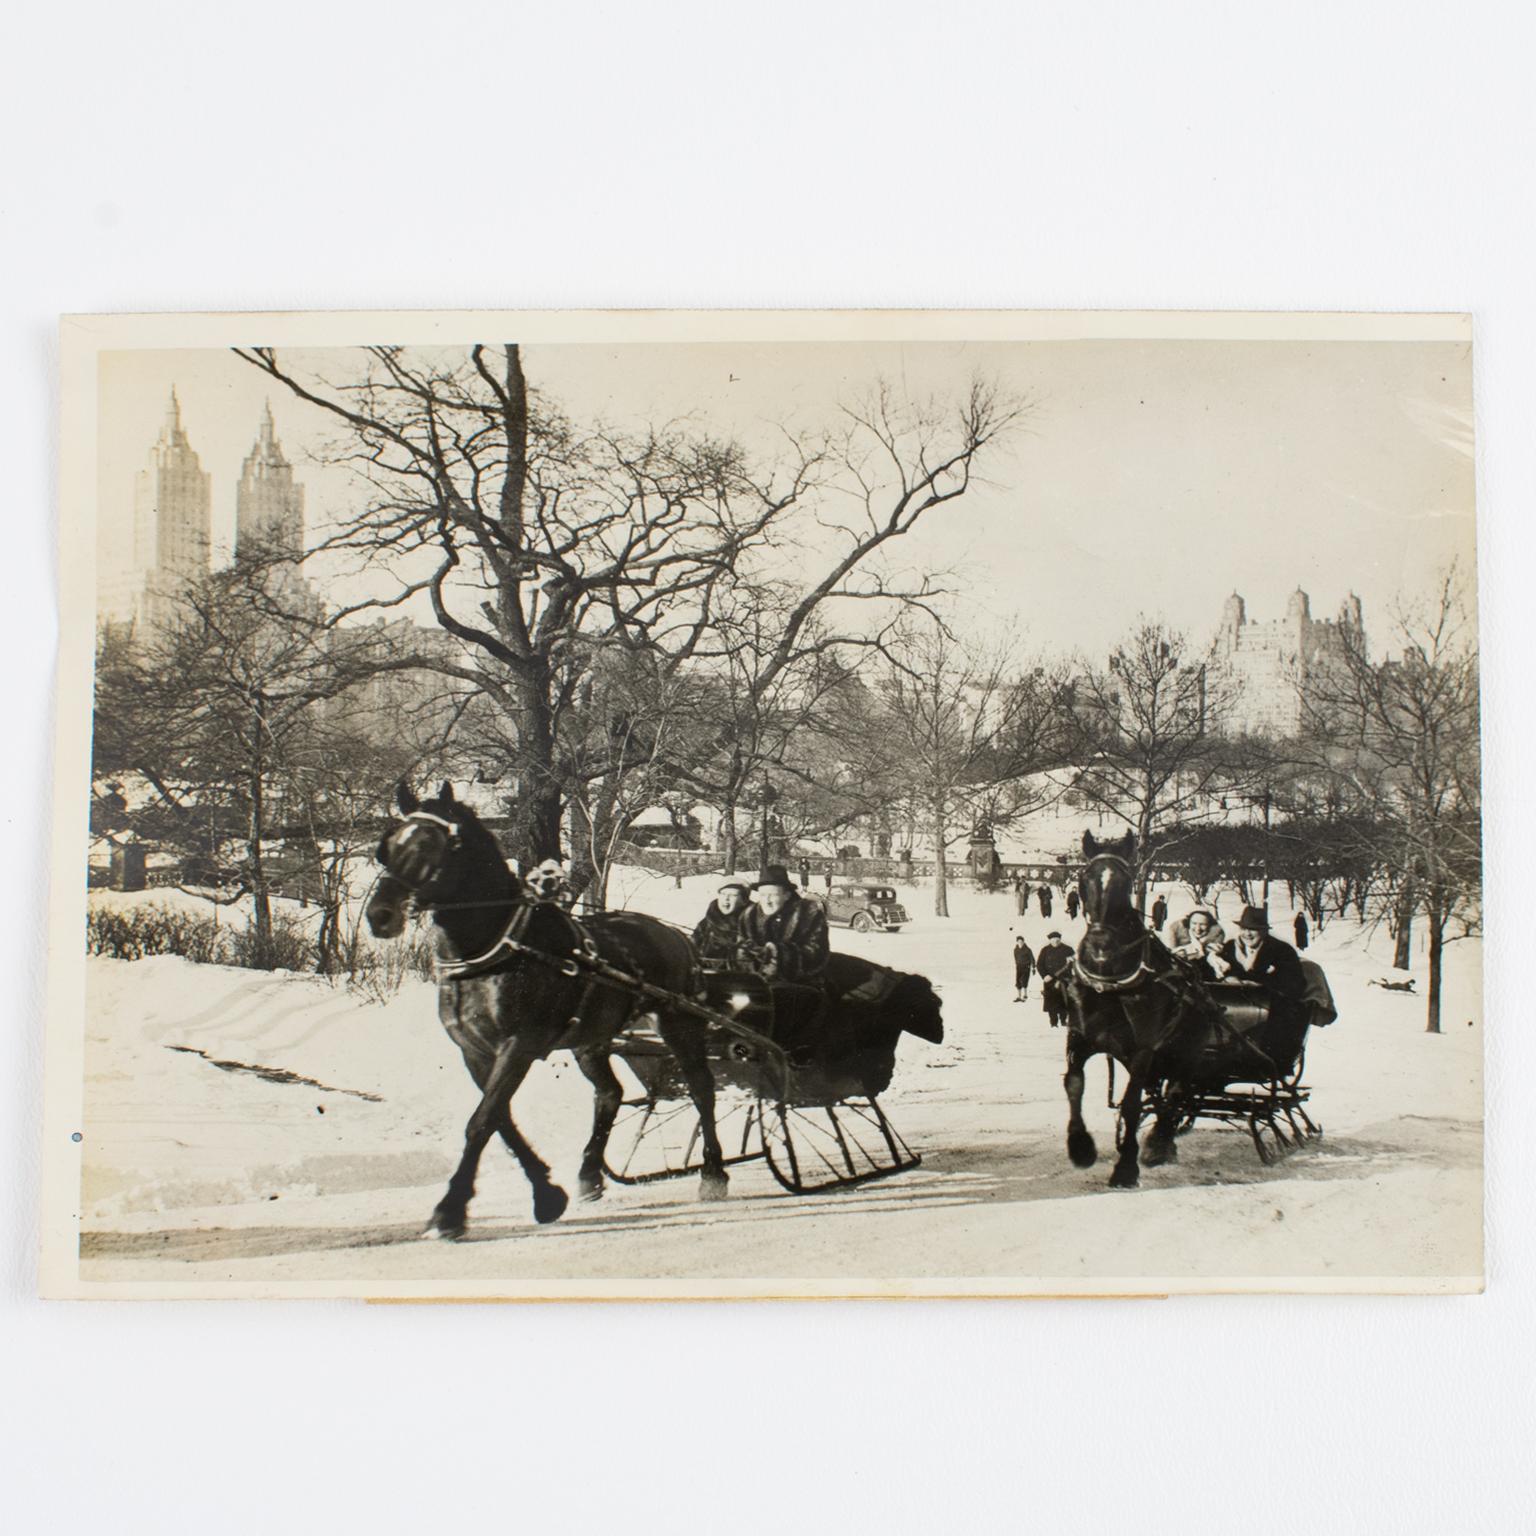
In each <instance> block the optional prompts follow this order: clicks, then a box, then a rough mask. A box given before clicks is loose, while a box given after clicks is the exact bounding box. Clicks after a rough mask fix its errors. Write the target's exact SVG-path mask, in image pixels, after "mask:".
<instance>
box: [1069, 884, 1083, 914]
mask: <svg viewBox="0 0 1536 1536" xmlns="http://www.w3.org/2000/svg"><path fill="white" fill-rule="evenodd" d="M1081 900H1082V898H1081V897H1080V896H1079V895H1078V894H1077V892H1076V891H1068V892H1067V916H1068V917H1070V918H1074V919H1075V918H1076V917H1077V908H1078V905H1079V903H1080V902H1081Z"/></svg>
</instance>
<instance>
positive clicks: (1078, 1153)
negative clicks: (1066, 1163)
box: [1067, 1131, 1099, 1168]
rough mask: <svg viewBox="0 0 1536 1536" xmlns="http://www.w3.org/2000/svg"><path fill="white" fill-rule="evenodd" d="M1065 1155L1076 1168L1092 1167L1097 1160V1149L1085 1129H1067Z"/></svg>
mask: <svg viewBox="0 0 1536 1536" xmlns="http://www.w3.org/2000/svg"><path fill="white" fill-rule="evenodd" d="M1067 1156H1068V1157H1070V1158H1071V1159H1072V1162H1073V1164H1074V1166H1076V1167H1078V1168H1092V1167H1093V1165H1094V1164H1095V1163H1096V1162H1098V1160H1099V1149H1098V1147H1096V1146H1095V1145H1094V1141H1093V1137H1092V1136H1090V1135H1089V1134H1088V1132H1087V1131H1068V1132H1067Z"/></svg>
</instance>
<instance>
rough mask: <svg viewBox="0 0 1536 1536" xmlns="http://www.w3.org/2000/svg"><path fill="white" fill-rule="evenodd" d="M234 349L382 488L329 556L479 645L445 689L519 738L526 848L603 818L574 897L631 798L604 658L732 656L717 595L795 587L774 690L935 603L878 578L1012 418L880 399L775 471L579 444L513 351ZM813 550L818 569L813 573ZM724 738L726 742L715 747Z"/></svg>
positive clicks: (627, 446) (686, 434)
mask: <svg viewBox="0 0 1536 1536" xmlns="http://www.w3.org/2000/svg"><path fill="white" fill-rule="evenodd" d="M237 352H238V355H239V356H241V357H242V358H244V359H245V360H246V361H247V362H249V363H251V364H252V365H253V366H254V367H257V368H259V369H261V370H262V371H263V372H265V373H266V374H268V375H269V376H271V377H272V378H274V379H276V380H277V381H279V382H280V383H282V384H283V385H284V386H285V387H287V388H288V389H290V390H292V392H293V393H294V394H295V395H297V396H298V397H299V398H301V399H303V400H306V401H308V402H310V403H311V404H312V405H314V406H317V407H318V408H320V409H321V410H322V411H324V412H326V413H327V414H328V415H329V417H330V418H331V420H332V421H333V422H334V423H335V424H336V426H337V428H338V439H337V443H336V446H335V450H334V457H335V458H336V459H338V460H339V461H342V462H345V463H348V464H350V465H352V466H353V467H354V468H355V469H356V470H357V471H358V472H359V473H360V474H361V476H362V477H363V479H364V481H365V483H366V485H367V487H368V496H367V500H366V503H365V505H363V506H362V507H360V508H359V509H358V510H356V511H355V512H354V513H353V514H351V515H350V516H348V517H347V519H346V520H345V522H344V524H343V525H342V526H341V527H340V529H339V530H338V531H337V532H335V533H334V534H333V535H331V537H330V538H328V539H327V540H326V541H325V545H324V547H325V548H326V549H327V550H329V551H332V552H351V553H353V554H355V555H357V556H359V557H361V559H362V560H363V561H364V562H366V563H367V565H368V566H369V567H370V568H371V569H372V570H373V571H374V572H375V574H378V573H382V572H389V573H390V581H389V587H388V590H387V591H386V592H385V593H384V594H383V595H382V596H379V597H375V598H372V599H369V600H368V602H369V603H370V604H372V605H374V606H386V607H398V606H400V605H401V604H404V603H407V602H409V601H410V600H412V599H413V598H416V597H417V596H418V595H419V596H422V597H424V599H425V600H426V601H429V602H430V604H431V608H432V611H433V614H434V616H435V619H436V622H437V623H438V624H439V625H440V626H441V627H442V628H443V629H445V630H446V631H447V632H448V633H450V634H452V635H454V636H455V637H456V638H457V639H458V640H459V641H460V642H462V644H463V645H464V647H465V648H466V659H465V660H464V662H463V663H462V665H459V664H442V665H441V670H443V671H445V672H447V673H449V674H450V675H452V676H455V677H457V678H460V679H462V680H463V681H465V682H467V683H469V684H470V685H471V686H472V687H473V688H475V689H477V690H479V691H481V692H482V693H484V694H485V695H486V696H487V698H488V699H489V701H490V703H491V705H492V707H493V709H494V711H495V712H496V713H498V714H499V715H500V716H501V717H502V718H503V719H504V720H505V721H506V722H507V726H506V737H505V746H506V749H507V751H508V754H509V757H508V762H509V766H510V768H511V771H512V773H513V775H514V776H515V778H516V781H517V787H518V794H517V804H516V806H515V814H514V839H515V841H516V843H517V845H518V851H519V852H520V853H522V854H524V855H527V856H533V857H539V858H542V857H549V856H554V855H557V854H559V852H560V851H561V842H562V831H563V827H564V825H565V823H566V820H567V818H568V816H569V815H570V813H571V812H572V809H573V807H574V805H575V804H576V803H577V802H578V801H581V802H582V803H584V804H585V805H586V806H587V807H588V812H586V813H584V814H591V815H595V816H596V817H597V818H598V822H594V823H593V825H592V828H591V833H592V835H591V836H590V837H588V836H583V837H581V838H579V839H578V840H577V841H578V846H577V849H576V865H577V871H576V878H577V883H578V884H579V883H582V877H583V875H584V874H585V875H590V873H591V870H590V868H588V869H585V870H583V869H582V866H583V864H585V863H586V861H587V860H589V858H590V857H591V853H592V850H593V849H594V848H595V847H597V846H601V845H604V844H606V843H607V841H608V839H609V835H610V832H611V829H610V828H608V827H606V826H603V825H599V824H598V823H599V822H601V819H602V817H603V816H605V815H606V814H608V811H607V810H605V806H608V807H617V806H618V805H619V803H620V802H621V800H623V799H624V798H625V796H624V794H623V793H622V791H620V790H619V789H617V788H615V787H614V786H611V785H610V786H609V789H608V791H606V792H605V793H598V792H597V790H596V789H595V787H594V786H595V785H596V784H597V783H598V781H600V780H602V779H603V778H604V777H605V776H612V775H615V774H618V775H622V774H624V773H625V772H626V771H628V770H629V768H630V767H632V766H633V764H634V761H635V760H634V758H633V757H632V755H631V752H632V743H630V744H629V745H621V743H622V742H623V741H624V740H625V737H624V733H623V732H622V731H621V732H619V733H618V734H615V731H614V722H613V721H612V720H608V721H596V720H594V719H593V717H592V705H593V703H594V700H595V699H597V698H598V696H599V693H598V691H597V690H595V688H594V673H595V671H596V669H597V667H598V660H599V658H600V657H603V656H605V655H608V654H610V653H614V652H618V653H626V654H631V655H634V654H640V653H645V654H647V655H649V656H651V657H653V658H654V659H655V663H656V665H657V666H658V667H659V668H660V669H661V671H662V672H673V673H677V672H680V671H681V670H683V669H686V668H688V667H689V666H691V665H693V664H694V663H696V662H697V663H703V662H707V661H708V660H710V659H711V658H715V659H718V658H719V657H720V656H721V655H722V654H723V651H722V647H721V636H720V634H719V632H718V631H717V629H716V622H715V621H716V617H717V613H718V612H719V611H720V608H721V603H722V599H723V598H724V596H725V595H726V594H728V593H730V592H731V591H732V590H733V589H734V588H735V587H736V586H737V584H738V583H740V582H742V581H743V580H749V579H750V580H755V579H757V578H758V576H759V575H760V573H761V572H763V571H772V570H773V569H774V567H775V566H777V567H779V568H784V567H786V566H789V567H793V568H794V569H795V570H796V572H797V575H796V578H795V580H794V583H793V584H794V587H795V597H794V601H793V602H792V604H791V605H790V607H789V608H788V610H787V612H786V613H785V615H784V618H783V622H782V624H781V626H780V627H779V632H778V634H777V636H776V638H775V640H774V642H773V645H772V647H771V649H770V651H769V652H768V654H767V655H766V656H765V657H764V658H763V661H762V664H761V666H760V667H758V668H757V669H756V671H755V674H754V678H753V684H752V686H753V687H754V688H755V689H758V690H764V689H768V688H771V687H773V686H774V685H775V684H776V682H777V680H778V679H779V677H780V676H781V675H782V674H783V673H784V672H785V671H786V669H789V668H791V667H792V666H793V665H794V664H795V661H796V659H797V657H799V656H801V655H802V654H803V653H804V650H805V647H806V645H807V644H808V643H811V635H812V632H813V631H814V630H815V628H816V620H817V618H818V616H819V615H821V614H823V613H827V612H831V611H834V610H843V609H846V607H848V606H850V605H857V604H867V603H870V602H874V603H879V604H890V603H893V602H894V603H899V602H902V601H910V600H922V599H923V598H924V597H925V596H927V595H929V594H930V593H931V591H932V590H933V589H932V586H931V583H929V582H926V581H920V582H917V583H915V584H903V583H901V582H892V581H890V580H889V579H888V578H887V577H886V576H885V575H884V574H883V573H882V571H881V570H880V569H879V565H878V561H877V558H876V557H878V556H879V554H880V553H881V552H882V551H883V550H884V549H885V548H886V547H887V546H888V545H889V544H890V543H891V542H892V541H893V540H897V539H900V538H901V537H903V536H904V535H905V534H907V533H908V532H910V530H911V529H912V528H913V527H914V526H915V525H916V523H917V522H918V520H919V519H920V518H922V517H923V516H924V515H925V514H926V513H928V512H930V511H931V510H932V509H933V508H935V507H938V506H941V505H943V504H945V503H948V502H950V501H953V500H955V499H956V498H958V497H960V496H963V495H964V494H965V492H966V490H967V489H968V487H969V485H970V477H971V473H972V465H973V462H974V460H975V459H976V457H977V455H978V454H980V453H981V452H982V451H983V450H984V449H985V448H987V447H988V446H989V445H990V444H991V443H993V442H994V441H995V440H996V439H997V437H998V436H999V435H1000V434H1001V433H1002V432H1004V431H1005V430H1006V429H1007V428H1008V427H1009V425H1010V424H1011V423H1012V422H1013V421H1014V420H1015V419H1016V417H1017V415H1018V413H1019V407H1018V406H1017V405H1015V404H1013V403H1011V402H1009V401H1007V400H1005V399H1004V398H1002V397H1001V396H1000V395H999V393H998V392H997V391H996V390H995V389H993V388H991V387H989V386H987V385H985V384H982V383H978V384H976V385H975V386H973V388H972V389H971V390H970V392H969V394H968V395H967V396H966V397H965V399H963V400H962V401H960V402H959V403H958V404H957V405H953V406H950V407H947V408H946V407H934V408H922V409H918V408H914V407H911V406H909V405H907V404H905V403H903V402H901V401H899V400H898V399H897V397H896V396H895V394H894V393H893V392H892V391H890V390H889V389H881V390H878V391H876V393H875V394H874V395H873V396H872V397H871V399H870V400H869V401H868V402H866V403H865V404H863V405H861V406H856V407H854V408H853V409H851V410H850V411H848V412H847V414H846V416H845V419H844V421H843V423H842V429H841V431H840V432H839V433H837V434H836V435H833V436H829V437H826V438H823V439H818V440H815V441H804V440H799V439H793V438H786V439H785V442H784V448H783V451H782V453H781V455H780V458H779V460H778V461H777V462H776V463H774V464H771V465H764V466H759V465H757V464H755V463H754V462H753V461H752V460H751V458H750V457H749V455H748V454H747V453H746V452H745V451H744V450H743V449H742V448H741V447H740V446H739V445H737V444H735V443H732V442H726V441H722V440H719V439H717V438H714V437H712V436H710V435H709V434H708V433H705V432H700V431H694V430H688V429H685V428H681V427H664V428H662V427H659V428H656V429H654V430H650V431H646V432H642V433H618V432H613V431H608V430H605V429H602V428H600V427H596V426H591V425H587V426H580V427H579V426H577V425H576V424H575V423H573V422H571V421H570V420H568V419H567V418H566V417H565V416H563V415H562V414H561V413H560V412H559V411H558V410H557V409H556V408H555V407H554V406H553V405H552V404H551V403H550V402H548V401H546V400H543V399H542V398H541V397H540V396H539V395H538V394H537V393H536V391H534V390H532V389H530V387H529V385H528V382H527V379H526V377H525V375H524V371H523V359H522V353H521V350H520V348H519V347H518V346H517V345H516V344H506V345H501V346H475V347H472V348H469V349H468V350H467V351H465V350H457V349H454V350H447V349H444V350H438V351H426V350H407V349H404V348H400V347H374V348H369V349H366V351H364V352H362V353H360V354H358V367H359V370H360V371H359V376H358V377H356V378H355V379H353V380H352V381H350V382H344V383H340V384H332V383H328V382H326V381H323V380H321V379H318V378H315V377H313V376H311V375H309V374H301V373H300V372H299V371H297V370H295V369H293V368H290V367H289V366H287V365H286V364H285V363H284V362H283V361H282V360H280V359H279V357H278V354H277V353H276V352H275V351H274V350H273V349H271V348H252V349H237ZM808 549H816V550H822V551H824V552H825V553H823V554H821V555H819V556H817V557H815V558H813V559H811V560H809V561H808V560H807V559H806V551H807V550H808ZM815 643H818V644H819V643H823V642H821V641H820V640H818V641H816V642H815ZM664 691H665V690H664ZM731 730H732V727H731V726H730V725H729V724H727V725H723V726H722V727H721V729H720V731H719V733H718V746H719V747H720V748H722V749H723V748H728V746H729V744H730V738H731ZM604 741H606V743H607V744H608V746H607V749H606V750H605V749H604V748H603V747H602V746H601V743H602V742H604ZM647 761H648V759H647Z"/></svg>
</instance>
